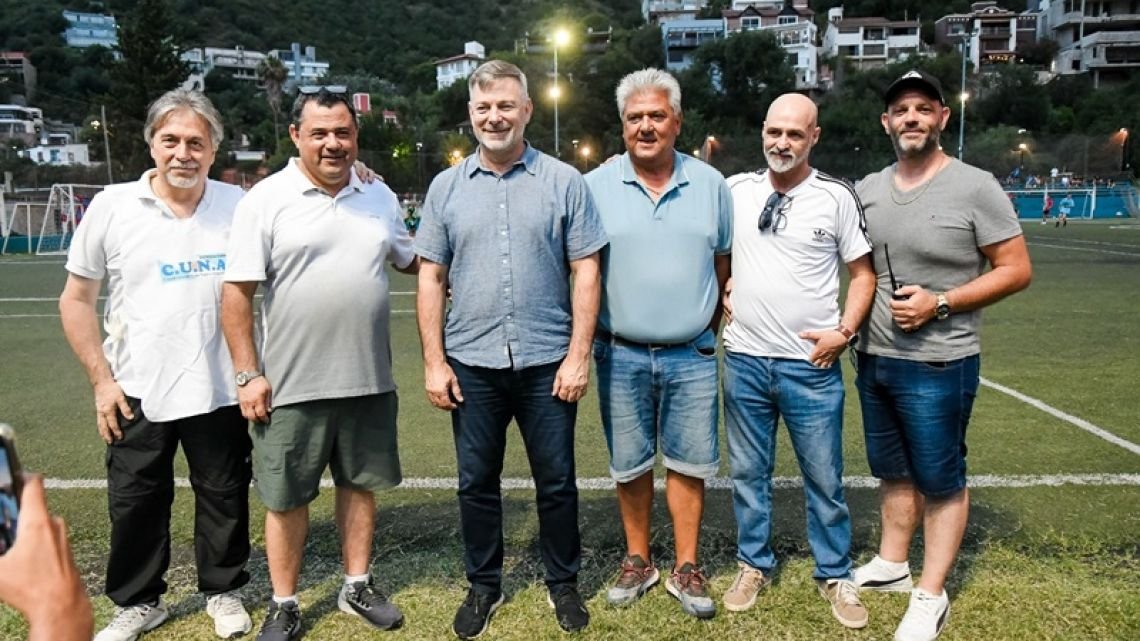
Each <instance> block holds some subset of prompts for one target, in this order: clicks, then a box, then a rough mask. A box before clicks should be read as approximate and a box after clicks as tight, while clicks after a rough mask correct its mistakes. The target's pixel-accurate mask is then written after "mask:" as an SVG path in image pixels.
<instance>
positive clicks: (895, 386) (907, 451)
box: [855, 352, 981, 498]
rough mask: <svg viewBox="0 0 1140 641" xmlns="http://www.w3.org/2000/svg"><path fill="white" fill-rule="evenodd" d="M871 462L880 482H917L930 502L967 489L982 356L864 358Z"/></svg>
mask: <svg viewBox="0 0 1140 641" xmlns="http://www.w3.org/2000/svg"><path fill="white" fill-rule="evenodd" d="M858 364H859V374H858V376H857V377H856V379H855V387H856V388H857V389H858V390H859V401H860V404H861V405H862V408H863V433H864V436H865V437H866V441H867V462H868V463H869V464H870V467H871V474H873V475H874V476H875V477H876V478H880V479H886V480H894V479H907V478H908V479H911V480H912V481H913V482H914V484H915V486H916V487H917V488H918V490H919V492H921V493H922V494H923V496H927V497H930V498H944V497H949V496H953V495H954V494H957V493H958V492H960V491H962V490H963V489H965V487H966V427H967V425H968V424H969V422H970V412H971V410H973V407H974V398H975V397H976V396H977V393H978V382H979V373H980V367H981V358H980V357H979V356H978V355H976V354H975V355H973V356H967V357H966V358H961V359H958V360H954V361H947V362H924V361H911V360H903V359H898V358H889V357H886V356H872V355H870V354H865V353H863V352H859V353H858Z"/></svg>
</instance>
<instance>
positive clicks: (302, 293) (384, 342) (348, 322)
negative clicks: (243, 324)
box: [225, 159, 415, 406]
mask: <svg viewBox="0 0 1140 641" xmlns="http://www.w3.org/2000/svg"><path fill="white" fill-rule="evenodd" d="M297 162H298V161H297V160H296V159H294V160H292V161H290V163H289V164H288V165H287V166H286V167H285V168H284V169H282V170H281V171H279V172H277V173H275V174H273V175H272V176H270V177H269V178H266V179H265V180H263V181H261V182H259V183H258V184H257V185H256V186H254V188H253V189H251V190H250V192H249V194H248V195H247V196H246V197H245V198H244V199H243V200H242V201H241V204H240V205H239V206H238V208H237V213H236V214H234V229H233V233H232V234H231V235H230V245H229V251H228V252H227V255H226V258H227V265H226V276H225V279H226V280H227V281H237V282H259V283H263V286H264V287H265V297H264V298H263V299H262V302H261V316H260V318H259V319H258V320H259V323H260V324H259V326H258V328H257V329H258V332H259V334H260V337H261V339H260V355H261V362H262V364H263V366H264V372H265V376H266V378H267V379H268V380H269V383H270V384H271V385H272V386H273V404H274V406H279V405H288V404H290V403H300V402H304V401H312V400H318V399H328V398H350V397H355V396H366V395H369V394H381V393H385V392H390V391H392V390H394V389H396V383H395V381H394V380H393V378H392V352H391V348H390V345H389V329H388V318H389V314H390V311H389V310H390V306H389V301H388V273H387V271H386V263H392V264H394V265H395V266H396V267H400V268H402V267H406V266H407V265H408V264H409V263H411V262H412V260H413V259H414V258H415V253H414V252H413V251H412V239H411V237H410V236H409V235H408V230H407V227H405V226H404V219H403V215H402V212H401V209H400V203H399V200H398V199H397V198H396V195H395V194H393V193H392V190H391V189H388V187H387V186H386V185H384V184H383V183H380V182H373V183H371V184H364V183H362V182H361V181H360V180H359V179H358V178H357V176H356V173H355V172H352V175H351V177H350V179H349V184H348V185H347V186H345V187H344V188H343V189H341V190H340V192H339V193H337V194H336V195H330V194H328V193H325V191H324V190H322V189H320V188H318V187H317V186H316V185H314V184H313V183H312V181H310V180H309V178H308V177H307V176H306V175H305V174H304V173H303V172H302V171H301V170H300V169H299V168H298V167H297Z"/></svg>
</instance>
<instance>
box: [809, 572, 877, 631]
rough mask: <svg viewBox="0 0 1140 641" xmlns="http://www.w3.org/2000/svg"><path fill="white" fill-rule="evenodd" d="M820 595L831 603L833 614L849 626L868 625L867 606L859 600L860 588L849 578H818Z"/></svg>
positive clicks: (817, 583)
mask: <svg viewBox="0 0 1140 641" xmlns="http://www.w3.org/2000/svg"><path fill="white" fill-rule="evenodd" d="M815 583H816V585H817V586H819V593H820V595H821V596H822V597H823V598H825V599H827V602H828V603H830V604H831V614H832V615H834V616H835V618H836V620H838V621H839V622H840V623H842V624H843V625H845V626H847V627H849V628H862V627H865V626H866V625H867V608H865V607H863V602H862V601H860V600H859V589H858V588H856V587H855V584H854V583H852V582H851V581H850V580H848V579H826V580H825V579H817V580H816V582H815Z"/></svg>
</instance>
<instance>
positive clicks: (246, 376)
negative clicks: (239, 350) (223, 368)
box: [234, 371, 261, 387]
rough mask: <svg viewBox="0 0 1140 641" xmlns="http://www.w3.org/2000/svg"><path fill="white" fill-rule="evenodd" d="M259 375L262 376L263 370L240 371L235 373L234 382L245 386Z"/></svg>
mask: <svg viewBox="0 0 1140 641" xmlns="http://www.w3.org/2000/svg"><path fill="white" fill-rule="evenodd" d="M258 376H261V372H255V371H247V372H238V373H237V374H235V375H234V382H236V383H237V386H238V387H245V386H246V384H247V383H249V382H250V381H252V380H253V379H255V378H257V377H258Z"/></svg>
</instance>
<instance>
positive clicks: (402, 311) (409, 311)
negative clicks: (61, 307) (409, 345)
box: [0, 309, 416, 320]
mask: <svg viewBox="0 0 1140 641" xmlns="http://www.w3.org/2000/svg"><path fill="white" fill-rule="evenodd" d="M391 312H392V313H393V314H415V313H416V310H414V309H393V310H391ZM14 318H59V314H0V320H5V319H14Z"/></svg>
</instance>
